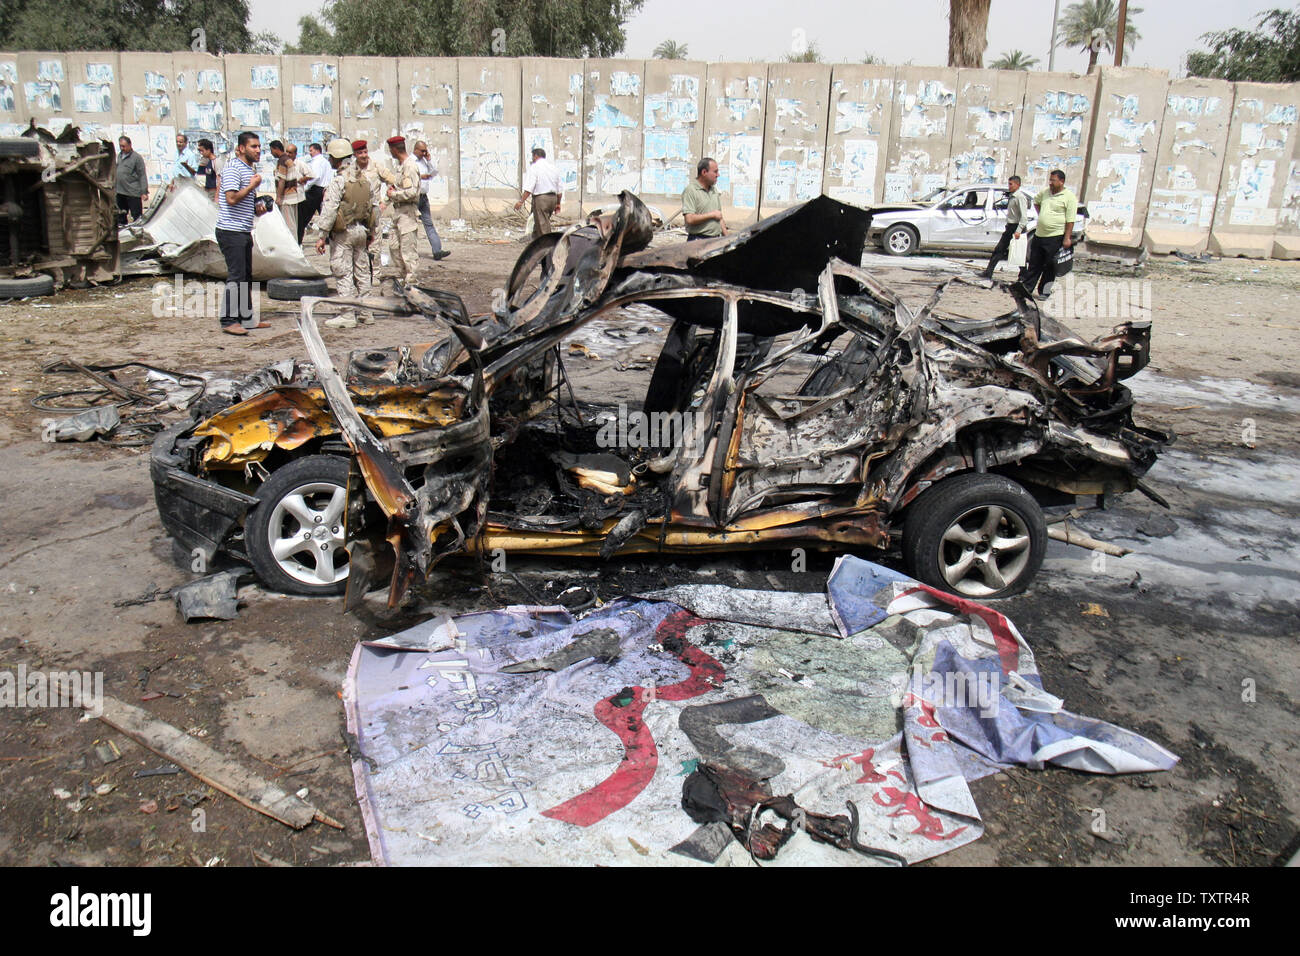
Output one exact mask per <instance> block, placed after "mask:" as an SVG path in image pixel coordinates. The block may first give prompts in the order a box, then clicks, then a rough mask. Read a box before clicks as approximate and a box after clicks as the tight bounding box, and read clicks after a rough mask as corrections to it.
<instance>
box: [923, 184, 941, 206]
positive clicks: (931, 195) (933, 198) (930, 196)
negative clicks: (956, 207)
mask: <svg viewBox="0 0 1300 956" xmlns="http://www.w3.org/2000/svg"><path fill="white" fill-rule="evenodd" d="M947 195H948V187H947V186H943V187H941V188H939V189H932V190H930V191H929V192H928V193H926V194H925V195H924V196H922V197H921V199H920V201H921V202H928V203H937V202H939V201H940V200H942V199H943V197H944V196H947Z"/></svg>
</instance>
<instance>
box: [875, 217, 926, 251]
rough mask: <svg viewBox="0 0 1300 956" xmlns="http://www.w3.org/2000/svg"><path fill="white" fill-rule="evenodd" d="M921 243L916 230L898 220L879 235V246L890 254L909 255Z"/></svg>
mask: <svg viewBox="0 0 1300 956" xmlns="http://www.w3.org/2000/svg"><path fill="white" fill-rule="evenodd" d="M920 245H921V237H920V236H919V235H918V234H917V232H916V230H915V229H914V228H912V227H911V226H909V225H907V224H906V223H902V222H900V223H899V224H898V225H896V226H890V227H889V228H888V229H886V230H885V234H884V235H882V236H881V237H880V246H881V248H883V249H884V250H885V252H886V253H887V254H888V255H891V256H910V255H911V254H912V253H914V252H916V250H917V247H918V246H920Z"/></svg>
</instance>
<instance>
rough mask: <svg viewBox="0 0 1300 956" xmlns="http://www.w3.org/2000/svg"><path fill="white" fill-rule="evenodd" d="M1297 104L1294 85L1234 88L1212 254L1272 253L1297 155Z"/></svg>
mask: <svg viewBox="0 0 1300 956" xmlns="http://www.w3.org/2000/svg"><path fill="white" fill-rule="evenodd" d="M1297 103H1300V84H1297V83H1292V84H1288V85H1285V86H1279V85H1273V84H1264V83H1237V84H1236V97H1235V100H1234V103H1233V108H1232V125H1231V126H1230V127H1229V129H1228V150H1227V159H1226V162H1225V163H1224V166H1223V175H1222V176H1221V177H1220V179H1219V200H1218V204H1217V205H1216V207H1215V210H1214V227H1213V228H1212V229H1211V230H1210V250H1211V251H1212V252H1215V253H1217V254H1218V255H1224V256H1258V257H1265V256H1268V255H1269V254H1270V253H1271V252H1272V250H1273V245H1274V240H1273V237H1274V234H1275V233H1276V232H1277V231H1278V226H1279V223H1280V220H1281V215H1280V213H1281V207H1282V201H1283V195H1284V193H1285V192H1286V190H1287V187H1288V182H1289V179H1290V162H1291V157H1292V155H1293V153H1294V150H1295V138H1296V137H1295V133H1296V110H1297ZM1290 225H1292V224H1288V226H1290ZM1283 245H1284V247H1286V246H1288V245H1294V244H1293V243H1288V242H1284V243H1283Z"/></svg>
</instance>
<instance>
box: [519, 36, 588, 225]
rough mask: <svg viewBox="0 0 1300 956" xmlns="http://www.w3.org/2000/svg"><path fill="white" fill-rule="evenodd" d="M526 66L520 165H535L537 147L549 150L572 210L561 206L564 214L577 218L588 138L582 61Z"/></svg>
mask: <svg viewBox="0 0 1300 956" xmlns="http://www.w3.org/2000/svg"><path fill="white" fill-rule="evenodd" d="M523 64H524V66H523V78H524V96H523V114H524V138H523V151H522V153H521V154H520V162H522V163H524V164H528V163H531V162H532V159H533V157H532V150H533V149H534V147H539V146H540V147H541V148H542V149H544V150H546V158H547V159H549V160H550V161H551V162H552V163H553V164H554V165H555V168H556V169H557V170H559V173H560V176H561V177H562V178H563V181H564V194H565V195H566V196H568V197H569V204H570V206H571V207H572V208H568V209H566V208H564V207H563V206H561V214H562V215H564V214H567V215H576V214H577V212H578V209H577V206H578V197H579V195H580V194H579V191H578V190H579V184H580V180H581V177H580V172H581V170H582V156H583V140H584V138H585V137H584V135H583V119H582V118H583V96H582V91H583V88H584V80H583V72H584V64H583V61H582V60H558V59H544V58H542V57H533V58H529V59H526V60H524V61H523ZM525 212H527V210H525Z"/></svg>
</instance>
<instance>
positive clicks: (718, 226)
mask: <svg viewBox="0 0 1300 956" xmlns="http://www.w3.org/2000/svg"><path fill="white" fill-rule="evenodd" d="M695 171H696V178H695V182H693V183H687V185H686V188H685V189H683V190H682V218H683V219H685V220H686V239H687V241H690V240H691V239H713V238H715V237H717V236H725V235H727V234H728V231H729V230H728V229H727V224H726V222H725V221H724V220H723V218H722V196H721V195H719V193H718V191H717V189H715V188H714V184H716V183H717V181H718V164H717V162H716V161H715V160H712V159H710V158H709V157H707V156H705V157H704V158H703V159H701V160H700V161H699V163H698V165H697V166H696V167H695Z"/></svg>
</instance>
